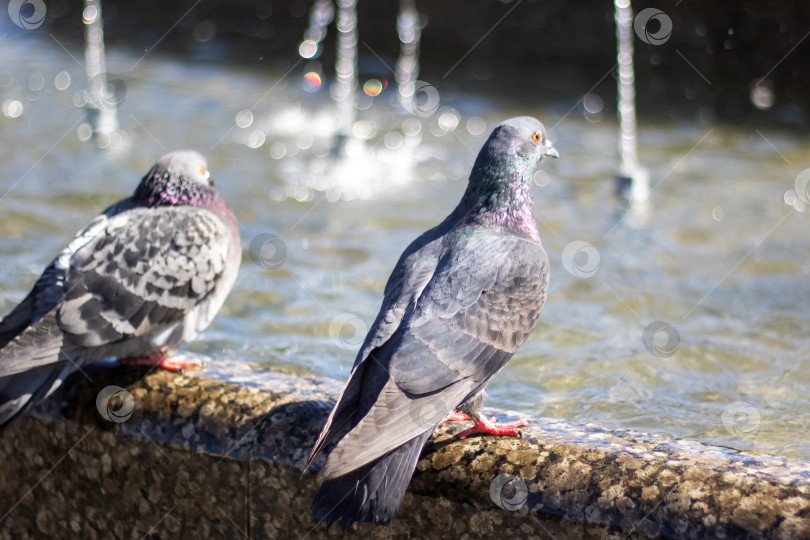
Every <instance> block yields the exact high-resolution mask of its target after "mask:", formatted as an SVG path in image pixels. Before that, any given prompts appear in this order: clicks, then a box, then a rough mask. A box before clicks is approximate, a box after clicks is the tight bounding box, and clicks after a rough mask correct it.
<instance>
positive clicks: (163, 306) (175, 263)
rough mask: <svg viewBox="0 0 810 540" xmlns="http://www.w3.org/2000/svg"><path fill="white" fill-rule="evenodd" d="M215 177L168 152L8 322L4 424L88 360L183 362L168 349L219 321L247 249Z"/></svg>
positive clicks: (0, 393) (1, 398) (2, 375)
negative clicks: (114, 359)
mask: <svg viewBox="0 0 810 540" xmlns="http://www.w3.org/2000/svg"><path fill="white" fill-rule="evenodd" d="M209 176H210V173H209V172H208V166H207V163H206V161H205V158H204V157H203V156H201V155H200V154H198V153H197V152H192V151H180V152H172V153H170V154H166V155H165V156H163V157H161V158H160V160H159V161H158V162H157V163H156V164H155V165H154V166H153V167H152V169H151V170H150V171H149V173H148V174H147V175H146V176H144V178H143V180H141V183H140V184H139V185H138V188H137V189H136V190H135V193H134V195H132V197H129V198H127V199H124V200H122V201H120V202H118V203H116V204H114V205H113V206H111V207H109V208H108V209H107V210H105V211H104V213H103V214H101V215H100V216H98V217H96V218H95V219H94V220H93V221H92V222H91V223H90V224H89V225H88V226H87V227H86V228H84V229H83V230H82V231H80V232H79V233H78V234H77V235H76V237H75V238H74V239H73V241H72V242H70V244H69V245H68V246H67V247H66V248H65V249H64V250H62V252H61V253H60V254H59V255H58V256H57V257H56V258H55V259H54V260H53V261H52V262H51V263H50V264H49V265H48V267H47V268H46V269H45V271H44V272H43V273H42V276H41V277H40V278H39V280H38V281H37V282H36V284H35V285H34V289H33V290H32V291H31V292H30V293H29V294H28V296H27V297H26V298H25V300H23V301H22V303H21V304H20V305H18V306H17V307H16V308H14V310H13V311H12V312H11V313H10V314H9V315H8V316H6V317H5V318H4V319H3V320H2V322H0V425H3V424H5V423H6V422H8V421H9V420H10V419H11V418H13V417H14V416H16V415H17V414H18V413H20V412H22V411H23V410H24V409H25V408H26V407H27V406H28V405H29V404H30V403H33V402H35V401H37V400H39V399H43V398H45V397H47V396H48V395H49V394H50V393H51V392H52V391H53V390H55V389H56V388H57V387H58V386H59V385H60V384H61V383H62V381H63V380H64V379H65V378H66V377H67V376H68V375H69V374H70V373H72V372H74V371H75V370H77V369H80V368H81V366H82V365H84V364H86V363H88V362H92V361H95V360H100V359H103V358H108V357H118V358H130V359H141V360H146V361H147V362H150V363H154V364H158V365H159V366H161V367H165V368H167V369H173V370H176V369H178V368H179V367H182V366H183V365H184V363H183V362H174V361H173V360H174V359H173V358H170V357H169V355H170V354H171V353H172V352H174V351H175V350H176V349H177V348H178V347H179V346H180V345H181V344H183V343H185V342H188V341H190V340H191V339H193V338H194V336H195V335H196V334H197V333H198V332H200V331H201V330H203V329H204V328H205V327H207V326H208V324H209V323H210V322H211V320H212V319H213V318H214V315H216V313H217V311H219V308H220V307H221V306H222V303H223V301H224V300H225V297H226V296H227V295H228V292H230V290H231V287H232V286H233V283H234V280H235V279H236V274H237V271H238V270H239V263H240V260H241V256H242V255H241V253H242V252H241V246H240V240H239V228H238V225H237V221H236V218H235V217H234V215H233V212H231V209H230V208H229V207H228V205H227V204H226V203H225V201H224V199H222V197H221V196H220V195H219V194H218V193H217V192H216V191H215V190H214V189H213V187H212V186H213V185H214V183H213V180H211V179H210V178H209Z"/></svg>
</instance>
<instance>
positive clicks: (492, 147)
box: [458, 116, 559, 241]
mask: <svg viewBox="0 0 810 540" xmlns="http://www.w3.org/2000/svg"><path fill="white" fill-rule="evenodd" d="M546 156H551V157H555V158H556V157H559V154H558V153H557V150H555V149H554V147H553V146H552V145H551V142H549V140H548V134H547V133H546V128H545V127H543V124H541V123H540V122H539V121H538V120H536V119H534V118H531V117H529V116H520V117H517V118H510V119H509V120H506V121H504V122H502V123H501V124H499V125H498V126H497V127H496V128H495V129H494V130H493V131H492V134H491V135H490V136H489V139H487V142H485V143H484V146H483V148H481V151H480V152H479V153H478V157H477V158H476V160H475V165H473V169H472V173H470V182H469V184H468V186H467V192H466V193H465V195H464V197H463V198H462V202H461V203H460V205H459V207H458V212H460V213H461V214H462V215H464V216H465V218H464V219H469V220H477V221H479V222H480V223H482V224H483V226H486V227H494V226H502V227H505V228H507V229H509V230H514V231H520V232H522V233H524V234H526V235H528V236H530V237H532V238H534V239H536V240H537V241H539V235H538V233H537V226H536V224H535V223H534V202H533V200H532V193H531V184H532V182H531V172H532V171H533V170H534V169H535V168H536V167H537V165H538V164H539V163H540V162H541V161H543V160H544V159H545V158H546ZM470 208H478V209H479V211H477V212H472V213H470V212H469V209H470Z"/></svg>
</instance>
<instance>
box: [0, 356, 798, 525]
mask: <svg viewBox="0 0 810 540" xmlns="http://www.w3.org/2000/svg"><path fill="white" fill-rule="evenodd" d="M88 373H89V374H90V376H91V377H92V382H88V381H87V380H86V379H84V377H83V376H81V377H77V378H75V379H72V380H69V381H68V382H67V383H66V384H65V385H63V387H62V388H61V389H60V390H58V391H57V392H56V393H55V394H54V395H53V396H52V397H51V398H49V399H48V400H47V401H46V402H44V403H41V404H39V405H38V406H36V407H35V408H34V409H32V410H31V411H30V412H29V413H28V414H27V415H25V416H23V417H22V418H21V419H19V421H17V422H14V423H13V424H11V425H10V426H7V428H6V429H5V430H4V431H3V437H2V439H0V452H1V453H2V454H1V455H2V456H3V460H0V478H2V483H0V501H3V504H5V508H2V507H0V515H2V514H5V517H3V518H2V519H0V540H2V539H5V538H15V539H16V538H40V537H43V536H55V537H59V536H62V537H65V536H69V537H81V538H109V537H111V536H112V537H117V538H142V537H144V536H148V537H154V538H200V537H233V538H236V537H243V536H248V537H250V538H299V537H302V536H306V537H307V538H356V537H357V536H358V535H362V536H366V537H368V538H372V539H374V538H385V539H390V538H433V537H453V538H492V537H503V538H509V537H515V538H548V536H549V535H552V536H553V537H555V538H558V539H567V538H583V537H584V538H605V539H607V538H627V537H629V538H650V537H655V536H657V535H661V536H666V537H674V538H707V537H715V538H738V537H747V538H797V537H808V536H810V464H808V463H806V462H802V461H798V460H791V459H787V458H782V457H777V456H767V455H755V454H750V453H745V452H738V451H735V450H731V449H728V448H718V447H712V446H708V445H703V444H700V443H696V442H691V441H677V440H672V439H666V438H664V437H661V436H660V435H645V434H642V433H633V432H625V431H615V432H611V431H607V430H604V429H601V428H599V427H598V426H593V425H579V424H572V423H569V422H565V421H562V420H558V419H542V418H538V419H535V422H534V423H533V424H532V425H530V426H527V427H526V428H525V429H524V432H523V434H524V436H523V437H522V438H513V437H506V438H493V437H481V436H473V437H469V438H467V439H464V440H458V439H457V438H456V437H454V435H455V434H457V433H459V432H460V431H461V430H462V429H464V428H465V427H467V425H468V424H467V423H451V424H445V425H443V426H442V427H441V429H440V430H439V433H438V434H436V435H435V436H434V437H433V438H431V440H430V441H429V443H428V445H427V447H426V449H425V452H424V454H423V456H422V458H421V459H420V461H419V463H418V465H417V470H416V473H415V475H414V478H413V480H412V482H411V485H410V488H409V491H408V493H407V494H406V496H405V499H404V501H403V504H402V508H401V510H400V513H399V516H398V517H397V519H395V520H394V521H393V522H392V523H391V525H390V526H388V527H375V526H373V525H369V524H363V525H356V524H355V525H353V526H352V527H350V528H349V530H348V531H345V532H344V531H343V530H341V529H340V528H339V527H337V526H334V527H333V528H332V529H331V530H329V531H327V530H326V528H325V527H324V526H323V525H322V524H320V525H317V526H314V525H313V524H312V523H311V522H310V520H309V505H310V502H311V500H312V496H313V495H314V493H315V491H316V489H317V483H316V481H315V471H317V469H318V468H320V467H321V466H322V464H323V460H324V458H323V457H321V458H319V460H317V461H316V462H315V463H314V465H313V470H311V471H306V472H304V471H303V467H304V464H305V462H306V459H307V456H308V454H309V450H310V447H311V445H312V442H313V441H314V440H315V438H316V436H317V434H318V432H319V431H320V428H321V426H322V425H323V423H324V421H325V419H326V417H327V415H328V414H329V411H330V408H331V406H332V401H331V400H333V399H334V398H335V397H336V396H337V394H338V393H339V392H340V390H341V385H340V383H339V382H336V381H329V380H326V379H321V378H317V377H297V376H293V375H289V374H285V373H276V372H269V371H264V370H258V369H252V368H250V367H248V366H245V365H241V364H221V363H220V364H217V365H216V366H215V367H213V366H212V369H210V370H207V371H205V372H201V373H196V374H193V373H192V374H186V375H178V374H171V373H165V372H148V370H145V369H141V368H136V367H130V366H127V367H113V368H110V367H109V366H104V367H100V366H96V367H93V368H91V369H89V370H88ZM110 385H115V386H119V387H121V388H123V389H124V390H125V391H126V392H128V393H129V394H130V395H131V396H132V397H133V398H134V404H135V405H134V409H133V410H132V411H131V412H132V414H131V416H129V417H128V418H125V419H123V420H121V421H110V420H108V419H106V418H104V416H103V415H102V412H100V411H99V410H98V408H97V406H96V398H97V396H98V393H99V391H101V390H102V389H103V388H105V387H107V386H110ZM487 414H494V415H495V416H498V417H499V418H503V417H506V416H507V415H505V414H503V413H502V412H501V411H487Z"/></svg>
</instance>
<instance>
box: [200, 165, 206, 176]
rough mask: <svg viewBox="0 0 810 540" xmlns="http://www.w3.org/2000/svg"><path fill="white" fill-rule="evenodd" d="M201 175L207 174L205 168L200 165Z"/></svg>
mask: <svg viewBox="0 0 810 540" xmlns="http://www.w3.org/2000/svg"><path fill="white" fill-rule="evenodd" d="M200 174H205V167H203V166H202V165H200Z"/></svg>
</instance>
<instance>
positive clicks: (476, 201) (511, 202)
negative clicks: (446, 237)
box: [459, 171, 540, 242]
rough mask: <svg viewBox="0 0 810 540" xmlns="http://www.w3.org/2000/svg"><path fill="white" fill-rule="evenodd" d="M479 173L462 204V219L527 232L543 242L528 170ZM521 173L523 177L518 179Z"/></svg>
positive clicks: (492, 226) (471, 181)
mask: <svg viewBox="0 0 810 540" xmlns="http://www.w3.org/2000/svg"><path fill="white" fill-rule="evenodd" d="M475 172H479V173H480V172H483V171H475ZM475 172H474V173H473V177H471V178H470V183H469V186H468V187H467V191H466V193H465V194H464V197H463V198H462V202H461V205H459V210H460V211H461V212H462V216H461V219H462V221H471V222H474V223H478V224H480V225H481V226H483V227H486V228H496V229H503V230H507V231H511V232H515V233H519V234H523V235H526V236H528V237H529V238H532V239H534V240H536V241H537V242H540V235H539V233H538V232H537V224H536V223H535V220H534V199H533V198H532V191H531V187H530V185H529V178H528V172H518V171H510V173H509V174H504V175H498V176H495V175H491V174H490V175H486V174H479V175H476V174H475ZM518 175H519V176H520V178H516V176H518ZM476 176H477V178H476Z"/></svg>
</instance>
